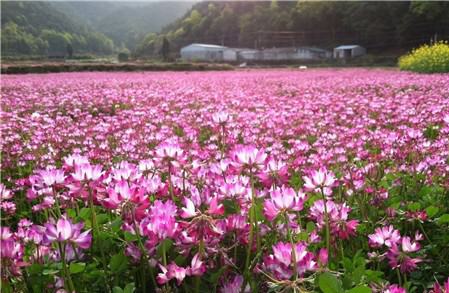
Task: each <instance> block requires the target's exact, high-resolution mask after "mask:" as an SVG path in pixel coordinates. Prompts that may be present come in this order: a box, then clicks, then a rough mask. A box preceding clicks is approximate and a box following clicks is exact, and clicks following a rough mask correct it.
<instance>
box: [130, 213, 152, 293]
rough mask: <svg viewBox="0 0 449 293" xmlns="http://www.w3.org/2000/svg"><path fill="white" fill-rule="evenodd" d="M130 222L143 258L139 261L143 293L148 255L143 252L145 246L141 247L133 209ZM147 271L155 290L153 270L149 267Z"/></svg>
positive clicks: (140, 237) (140, 238)
mask: <svg viewBox="0 0 449 293" xmlns="http://www.w3.org/2000/svg"><path fill="white" fill-rule="evenodd" d="M132 220H133V226H134V231H135V233H136V236H137V243H138V244H139V248H140V252H141V253H142V256H143V261H141V267H142V287H143V292H145V289H146V282H145V270H146V265H147V260H148V255H147V252H146V250H145V246H144V245H143V241H142V236H141V235H140V231H139V227H138V226H137V222H136V215H135V210H134V208H133V210H132ZM149 269H150V279H151V283H152V284H153V286H154V288H157V285H156V279H155V278H154V272H153V268H152V267H151V266H150V267H149Z"/></svg>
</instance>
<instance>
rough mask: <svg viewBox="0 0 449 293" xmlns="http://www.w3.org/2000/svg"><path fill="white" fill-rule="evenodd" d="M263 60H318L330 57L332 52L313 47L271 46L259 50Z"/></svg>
mask: <svg viewBox="0 0 449 293" xmlns="http://www.w3.org/2000/svg"><path fill="white" fill-rule="evenodd" d="M261 55H262V58H261V60H264V61H288V60H319V59H326V58H331V57H332V53H331V52H330V51H326V50H323V49H319V48H313V47H299V48H295V47H285V48H272V49H265V50H263V51H261Z"/></svg>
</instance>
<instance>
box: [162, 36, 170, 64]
mask: <svg viewBox="0 0 449 293" xmlns="http://www.w3.org/2000/svg"><path fill="white" fill-rule="evenodd" d="M169 53H170V43H169V42H168V40H167V38H166V37H164V38H163V39H162V48H161V54H162V58H163V59H164V61H168V55H169Z"/></svg>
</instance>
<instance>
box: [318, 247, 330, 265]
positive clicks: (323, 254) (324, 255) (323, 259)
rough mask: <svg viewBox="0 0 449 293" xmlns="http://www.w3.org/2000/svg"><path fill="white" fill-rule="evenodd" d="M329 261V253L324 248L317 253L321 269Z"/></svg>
mask: <svg viewBox="0 0 449 293" xmlns="http://www.w3.org/2000/svg"><path fill="white" fill-rule="evenodd" d="M328 260H329V253H328V252H327V249H326V248H321V249H320V250H319V252H318V262H319V264H320V266H321V267H325V266H326V265H327V262H328Z"/></svg>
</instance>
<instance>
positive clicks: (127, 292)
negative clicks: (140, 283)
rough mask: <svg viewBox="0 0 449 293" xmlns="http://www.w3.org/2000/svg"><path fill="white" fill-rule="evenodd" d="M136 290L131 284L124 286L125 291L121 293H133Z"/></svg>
mask: <svg viewBox="0 0 449 293" xmlns="http://www.w3.org/2000/svg"><path fill="white" fill-rule="evenodd" d="M135 290H136V285H135V284H134V282H133V283H128V285H126V287H125V289H124V290H123V293H134V291H135Z"/></svg>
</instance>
